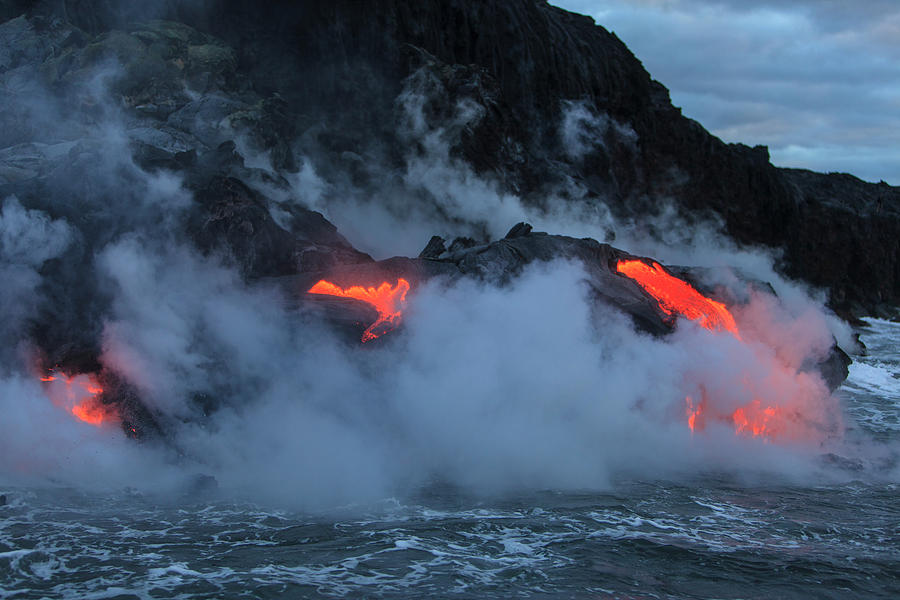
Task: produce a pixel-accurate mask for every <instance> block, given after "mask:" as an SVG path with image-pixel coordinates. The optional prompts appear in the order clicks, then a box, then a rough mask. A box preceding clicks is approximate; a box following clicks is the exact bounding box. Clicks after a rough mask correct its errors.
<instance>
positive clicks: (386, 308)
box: [309, 278, 409, 343]
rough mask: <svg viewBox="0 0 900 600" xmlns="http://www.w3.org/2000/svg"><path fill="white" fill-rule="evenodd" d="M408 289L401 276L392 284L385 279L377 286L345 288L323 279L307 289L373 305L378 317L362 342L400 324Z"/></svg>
mask: <svg viewBox="0 0 900 600" xmlns="http://www.w3.org/2000/svg"><path fill="white" fill-rule="evenodd" d="M408 291H409V282H408V281H406V280H405V279H403V278H400V279H398V280H397V285H393V286H392V285H391V284H389V283H388V282H386V281H385V282H384V283H382V284H381V285H379V286H378V287H377V288H375V287H362V286H359V285H354V286H352V287H349V288H346V289H345V288H342V287H338V286H336V285H334V284H333V283H331V282H330V281H325V280H324V279H323V280H322V281H319V282H318V283H316V285H314V286H312V287H311V288H310V289H309V293H310V294H324V295H327V296H339V297H341V298H353V299H355V300H361V301H363V302H365V303H367V304H370V305H371V306H373V307H374V308H375V310H376V311H378V319H377V320H376V321H375V322H374V323H372V324H371V325H369V326H368V327H367V328H366V330H365V331H364V332H363V334H362V341H363V342H364V343H365V342H368V341H371V340H374V339H375V338H377V337H381V336H382V335H384V334H385V333H387V332H388V331H391V330H392V329H394V328H395V327H397V325H399V324H400V319H401V317H402V316H403V308H404V306H405V305H406V292H408Z"/></svg>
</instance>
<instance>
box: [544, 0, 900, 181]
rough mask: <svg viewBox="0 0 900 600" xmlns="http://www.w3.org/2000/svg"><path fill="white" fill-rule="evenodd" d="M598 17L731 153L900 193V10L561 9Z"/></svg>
mask: <svg viewBox="0 0 900 600" xmlns="http://www.w3.org/2000/svg"><path fill="white" fill-rule="evenodd" d="M551 3H552V4H554V5H556V6H559V7H561V8H565V9H567V10H570V11H573V12H578V13H582V14H586V15H590V16H592V17H593V18H594V20H595V21H596V22H597V24H598V25H602V26H603V27H604V28H606V29H608V30H610V31H613V32H615V34H616V35H617V36H618V37H619V38H620V39H621V40H622V41H623V42H625V44H626V45H627V46H628V47H629V49H630V50H631V51H632V52H633V53H634V54H635V56H637V58H638V59H639V60H641V62H643V64H644V67H645V68H646V69H647V70H648V71H649V72H650V75H651V76H652V77H653V78H654V79H656V80H658V81H660V82H661V83H662V84H663V85H665V86H666V87H667V88H669V91H670V92H671V97H672V103H673V104H675V105H676V106H680V107H681V108H682V110H683V113H684V114H685V115H686V116H688V117H691V118H693V119H695V120H697V121H699V122H700V123H701V124H702V125H703V126H704V127H706V129H708V130H709V131H710V132H712V133H713V134H714V135H716V136H718V137H720V138H721V139H723V140H724V141H726V142H743V143H745V144H749V145H751V146H752V145H757V144H762V145H765V146H768V147H769V152H770V155H771V158H772V162H773V163H774V164H776V165H778V166H783V167H801V168H807V169H812V170H815V171H823V172H831V171H839V172H849V173H852V174H854V175H856V176H857V177H859V178H861V179H864V180H866V181H873V182H878V181H879V180H884V181H886V182H888V183H890V184H892V185H900V0H855V1H853V2H847V1H846V0H752V1H746V0H551Z"/></svg>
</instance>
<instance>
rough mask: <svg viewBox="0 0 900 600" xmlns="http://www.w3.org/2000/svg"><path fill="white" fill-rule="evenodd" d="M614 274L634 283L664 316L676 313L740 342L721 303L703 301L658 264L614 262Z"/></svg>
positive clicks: (689, 286) (631, 261) (707, 299)
mask: <svg viewBox="0 0 900 600" xmlns="http://www.w3.org/2000/svg"><path fill="white" fill-rule="evenodd" d="M616 271H618V272H619V273H622V274H623V275H625V276H626V277H629V278H631V279H633V280H634V281H635V282H637V284H638V285H639V286H641V287H642V288H643V289H644V291H646V292H647V293H648V294H650V295H651V296H653V298H655V299H656V301H657V302H658V303H659V307H660V308H661V309H662V311H663V312H664V313H666V314H668V315H675V314H679V315H681V316H683V317H686V318H688V319H690V320H691V321H697V322H698V323H699V324H700V325H701V326H702V327H704V328H706V329H709V330H710V331H722V330H726V331H729V332H731V333H732V334H733V335H734V337H736V338H738V339H741V336H740V334H739V333H738V328H737V323H735V321H734V317H733V316H731V313H730V312H729V311H728V308H726V307H725V305H724V304H722V303H721V302H716V301H715V300H712V299H711V298H707V297H706V296H704V295H703V294H701V293H700V292H698V291H697V290H695V289H694V288H693V287H692V286H691V285H690V284H689V283H688V282H686V281H683V280H681V279H679V278H677V277H674V276H672V275H669V274H668V273H667V272H666V271H665V269H663V268H662V267H661V266H660V265H659V263H657V262H654V263H653V265H652V266H651V265H648V264H647V263H645V262H644V261H642V260H620V261H618V263H616Z"/></svg>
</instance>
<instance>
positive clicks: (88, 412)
mask: <svg viewBox="0 0 900 600" xmlns="http://www.w3.org/2000/svg"><path fill="white" fill-rule="evenodd" d="M41 381H43V382H44V383H51V384H53V387H51V389H50V393H49V396H50V399H51V400H52V401H53V403H54V404H56V405H57V406H60V407H62V408H64V409H66V410H67V411H69V412H70V413H72V414H73V415H74V416H75V417H77V418H78V419H80V420H82V421H84V422H85V423H90V424H91V425H94V426H96V427H99V426H100V425H103V424H104V423H110V422H115V421H118V420H119V415H118V413H117V411H116V410H115V408H113V407H112V406H109V405H107V404H103V402H102V401H101V400H100V397H101V396H102V395H103V388H102V387H101V386H100V385H99V384H98V383H97V380H96V379H95V377H94V376H93V375H86V374H82V375H66V374H65V373H62V372H59V371H51V372H50V373H49V374H48V375H45V376H44V377H41Z"/></svg>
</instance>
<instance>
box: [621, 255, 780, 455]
mask: <svg viewBox="0 0 900 600" xmlns="http://www.w3.org/2000/svg"><path fill="white" fill-rule="evenodd" d="M616 270H617V271H618V272H619V273H622V274H623V275H625V276H627V277H629V278H631V279H633V280H634V281H635V282H637V283H638V285H640V286H641V287H642V288H643V289H644V290H645V291H646V292H647V293H648V294H650V295H651V296H653V298H655V299H656V301H657V302H658V303H659V306H660V308H661V309H662V310H663V312H665V313H666V314H669V315H675V314H678V315H681V316H683V317H686V318H688V319H690V320H692V321H697V322H698V323H699V324H700V325H701V326H703V327H704V328H706V329H708V330H710V331H722V330H725V331H728V332H730V333H731V334H732V335H734V336H735V337H736V338H737V339H738V340H741V341H743V340H742V339H741V336H740V334H739V333H738V327H737V323H736V322H735V320H734V317H733V316H732V314H731V312H730V311H729V310H728V308H727V307H726V306H725V305H724V304H722V303H721V302H717V301H715V300H712V299H711V298H707V297H706V296H704V295H703V294H701V293H700V292H698V291H697V290H696V289H694V288H693V287H692V286H691V285H690V284H689V283H687V282H686V281H683V280H681V279H679V278H677V277H674V276H672V275H670V274H669V273H667V272H666V271H665V269H663V268H662V266H660V265H659V263H656V262H654V263H653V264H652V265H648V264H647V263H645V262H644V261H641V260H620V261H618V263H617V264H616ZM774 368H776V369H780V370H789V369H788V367H787V366H786V365H778V366H775V367H774ZM744 385H745V387H747V388H748V389H750V388H752V385H751V384H750V382H749V381H745V383H744ZM700 389H701V400H700V401H699V402H696V401H695V400H694V398H693V397H691V396H687V397H686V398H685V405H686V406H685V415H686V417H687V424H688V427H689V428H690V430H691V433H694V432H698V431H702V430H703V428H704V426H705V422H706V421H707V420H716V421H720V422H723V423H728V424H730V425H731V426H733V427H734V431H735V433H736V434H738V435H748V436H751V437H760V438H765V439H773V438H776V437H781V436H784V435H787V432H789V431H794V432H795V433H796V431H797V428H796V427H793V426H791V423H790V422H791V420H792V417H791V414H792V413H791V411H789V410H787V409H786V408H785V407H784V406H779V405H778V403H775V404H774V405H772V404H767V405H765V406H764V405H763V403H762V401H761V400H760V399H759V398H758V397H754V399H753V400H752V401H751V402H749V403H746V404H744V405H742V406H740V407H738V408H737V409H735V410H733V411H732V410H728V411H725V412H724V413H723V412H717V411H716V410H715V406H714V404H713V403H712V402H711V400H712V399H711V398H710V397H708V395H707V392H706V390H705V389H704V388H703V386H702V385H701V386H700ZM754 396H755V394H754Z"/></svg>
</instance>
